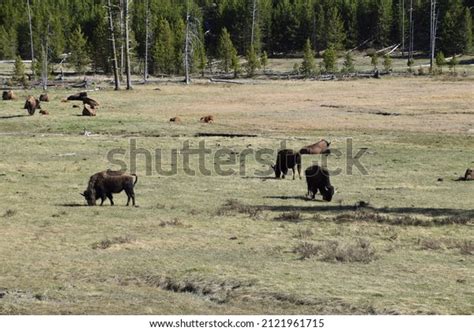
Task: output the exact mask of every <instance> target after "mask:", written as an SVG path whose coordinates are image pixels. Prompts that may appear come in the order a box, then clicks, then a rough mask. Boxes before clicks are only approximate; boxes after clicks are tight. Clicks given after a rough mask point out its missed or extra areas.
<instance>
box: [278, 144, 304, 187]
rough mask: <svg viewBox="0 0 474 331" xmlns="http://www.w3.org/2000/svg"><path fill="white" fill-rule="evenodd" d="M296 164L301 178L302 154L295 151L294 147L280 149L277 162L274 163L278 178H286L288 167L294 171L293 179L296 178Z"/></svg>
mask: <svg viewBox="0 0 474 331" xmlns="http://www.w3.org/2000/svg"><path fill="white" fill-rule="evenodd" d="M295 166H296V168H297V169H298V176H299V177H300V179H301V155H300V154H299V153H295V152H293V150H292V149H282V150H281V151H278V154H277V159H276V164H275V165H272V168H273V170H274V171H275V177H276V178H280V176H281V178H285V176H286V175H287V174H288V169H291V170H292V171H293V180H294V179H295Z"/></svg>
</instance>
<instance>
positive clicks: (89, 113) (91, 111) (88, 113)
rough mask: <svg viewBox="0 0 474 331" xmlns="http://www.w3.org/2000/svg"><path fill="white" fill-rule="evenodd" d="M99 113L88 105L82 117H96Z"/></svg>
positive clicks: (85, 106)
mask: <svg viewBox="0 0 474 331" xmlns="http://www.w3.org/2000/svg"><path fill="white" fill-rule="evenodd" d="M96 114H97V112H96V111H95V109H94V108H92V107H89V106H88V105H86V104H84V109H83V110H82V116H95V115H96Z"/></svg>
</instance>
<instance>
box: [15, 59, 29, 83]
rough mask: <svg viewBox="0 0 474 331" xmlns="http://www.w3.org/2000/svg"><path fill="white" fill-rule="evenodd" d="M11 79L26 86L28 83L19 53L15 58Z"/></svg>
mask: <svg viewBox="0 0 474 331" xmlns="http://www.w3.org/2000/svg"><path fill="white" fill-rule="evenodd" d="M12 79H13V81H14V82H16V83H18V84H21V85H22V86H23V87H26V86H27V84H28V81H27V80H26V75H25V65H24V63H23V61H22V60H21V57H20V56H19V55H18V56H17V57H16V59H15V68H14V71H13V77H12Z"/></svg>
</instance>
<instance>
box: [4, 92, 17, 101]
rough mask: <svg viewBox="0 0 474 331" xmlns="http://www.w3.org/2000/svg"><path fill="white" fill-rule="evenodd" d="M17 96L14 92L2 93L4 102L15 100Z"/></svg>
mask: <svg viewBox="0 0 474 331" xmlns="http://www.w3.org/2000/svg"><path fill="white" fill-rule="evenodd" d="M15 99H16V96H15V93H13V91H3V93H2V100H15Z"/></svg>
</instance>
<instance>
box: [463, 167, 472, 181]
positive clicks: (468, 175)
mask: <svg viewBox="0 0 474 331" xmlns="http://www.w3.org/2000/svg"><path fill="white" fill-rule="evenodd" d="M464 180H474V170H472V169H467V170H466V173H465V174H464Z"/></svg>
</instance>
